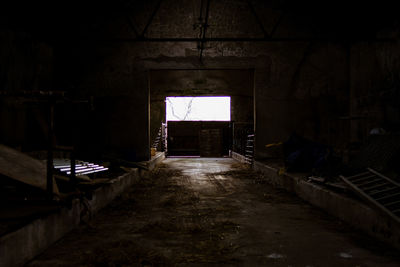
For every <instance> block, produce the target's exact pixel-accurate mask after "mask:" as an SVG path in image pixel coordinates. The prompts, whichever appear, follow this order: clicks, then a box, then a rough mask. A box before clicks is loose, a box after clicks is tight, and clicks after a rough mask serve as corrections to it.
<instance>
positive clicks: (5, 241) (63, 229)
mask: <svg viewBox="0 0 400 267" xmlns="http://www.w3.org/2000/svg"><path fill="white" fill-rule="evenodd" d="M138 179H139V174H138V170H137V169H134V170H132V172H130V173H127V174H125V175H122V176H120V177H118V178H116V179H113V180H111V181H110V184H107V185H105V186H103V187H100V188H98V189H96V190H95V191H94V192H93V195H92V199H91V200H90V201H89V204H90V207H91V212H92V214H95V213H96V212H98V211H99V210H100V209H101V208H103V207H105V206H106V205H107V204H108V203H109V202H111V201H112V200H113V199H114V198H115V197H116V196H118V195H120V194H121V193H122V192H123V191H124V190H126V189H127V188H128V187H129V186H131V185H133V184H134V183H135V182H137V181H138ZM82 208H83V207H82V205H81V203H80V200H79V199H74V200H73V201H72V206H71V207H70V208H67V207H61V208H60V210H59V211H58V212H56V213H53V214H50V215H48V216H46V217H42V218H40V219H37V220H34V221H33V222H31V223H30V224H28V225H26V226H24V227H22V228H20V229H18V230H17V231H15V232H12V233H9V234H7V235H4V236H2V237H0V266H1V267H3V266H22V265H23V264H25V263H27V262H28V261H29V260H31V259H33V258H34V257H36V256H37V255H38V254H40V253H42V252H43V251H44V250H45V249H46V248H48V247H49V246H50V245H52V244H53V243H54V242H56V241H57V240H59V239H60V238H62V237H63V236H64V235H65V234H67V233H68V232H69V231H71V230H72V229H74V228H75V227H76V226H77V225H78V224H79V223H80V221H81V218H80V215H81V210H82Z"/></svg>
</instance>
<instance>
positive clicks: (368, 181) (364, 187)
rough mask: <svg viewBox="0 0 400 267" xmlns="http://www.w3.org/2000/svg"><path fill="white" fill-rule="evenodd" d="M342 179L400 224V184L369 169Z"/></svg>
mask: <svg viewBox="0 0 400 267" xmlns="http://www.w3.org/2000/svg"><path fill="white" fill-rule="evenodd" d="M340 178H341V179H342V180H343V181H344V182H345V183H346V184H347V185H349V186H350V188H351V189H352V190H353V191H354V192H356V193H357V194H358V195H360V196H361V197H363V198H364V199H366V200H367V201H369V202H371V203H373V204H374V205H375V206H376V207H377V208H379V209H380V210H382V211H383V212H385V213H386V214H388V215H389V216H390V217H392V218H393V219H394V220H395V221H397V222H398V223H400V184H399V183H397V182H395V181H393V180H391V179H389V178H388V177H386V176H384V175H382V174H380V173H378V172H377V171H375V170H373V169H370V168H367V171H366V172H363V173H359V174H356V175H353V176H349V177H344V176H340Z"/></svg>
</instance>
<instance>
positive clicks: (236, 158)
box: [231, 151, 246, 163]
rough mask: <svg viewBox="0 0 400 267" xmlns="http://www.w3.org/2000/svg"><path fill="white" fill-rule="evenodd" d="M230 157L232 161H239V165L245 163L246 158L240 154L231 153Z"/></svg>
mask: <svg viewBox="0 0 400 267" xmlns="http://www.w3.org/2000/svg"><path fill="white" fill-rule="evenodd" d="M231 156H232V158H233V159H235V160H237V161H239V162H240V163H246V157H245V156H243V155H241V154H239V153H236V152H233V151H232V152H231Z"/></svg>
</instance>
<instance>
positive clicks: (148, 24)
mask: <svg viewBox="0 0 400 267" xmlns="http://www.w3.org/2000/svg"><path fill="white" fill-rule="evenodd" d="M202 2H203V9H202V10H203V12H202V13H203V14H202V19H203V23H204V20H205V19H206V6H207V4H208V3H209V15H208V25H209V27H208V32H209V34H212V33H213V34H212V37H214V38H217V37H218V38H219V37H222V38H223V37H226V36H229V37H230V38H235V37H243V36H244V35H243V34H242V33H241V32H240V30H241V27H242V26H243V27H242V28H243V31H244V32H247V33H249V31H248V28H249V27H250V28H252V29H254V32H250V33H249V35H248V36H245V37H246V38H247V37H251V38H253V37H254V38H264V37H267V38H271V39H273V38H274V36H270V34H271V33H274V34H277V36H278V37H279V27H284V26H282V25H283V24H285V23H286V26H287V25H295V26H296V27H299V28H303V29H307V31H308V32H310V33H311V34H312V36H318V37H324V38H340V39H343V38H344V39H351V38H375V37H376V34H377V32H378V31H379V30H382V29H386V28H397V27H398V19H397V17H398V16H397V9H396V8H395V3H394V1H333V0H327V1H316V0H306V1H298V0H286V1H285V0H272V1H261V0H231V1H227V0H191V1H188V0H186V1H185V0H181V1H176V0H161V1H160V0H147V1H135V0H112V1H111V0H109V1H93V0H89V1H78V0H69V1H65V0H61V1H21V0H14V1H2V3H1V4H0V5H1V6H0V10H1V11H0V12H1V13H0V14H1V25H2V26H1V27H3V28H4V27H5V28H8V29H14V30H21V31H27V32H31V33H33V35H34V36H36V38H38V39H42V40H47V41H59V40H70V39H92V38H94V39H96V38H100V39H114V40H115V39H120V40H137V39H140V38H141V40H142V41H143V40H145V38H152V36H151V30H152V28H154V27H164V28H165V27H170V28H171V27H172V28H175V32H177V34H175V36H172V35H171V34H169V35H168V36H167V37H168V38H177V39H179V38H198V37H199V31H198V30H197V29H196V28H195V27H193V25H194V24H195V23H196V17H198V16H199V15H200V6H201V3H202ZM350 2H351V3H350ZM180 7H181V9H179V8H180ZM177 11H179V13H178V12H177ZM230 16H231V17H232V18H236V19H235V21H234V22H232V21H229V20H225V19H224V18H229V17H230ZM188 17H191V18H192V19H191V20H185V18H188ZM179 19H181V20H180V21H177V20H179ZM174 20H175V21H176V22H175V23H173V22H174ZM154 21H157V23H154ZM188 22H189V23H188ZM191 22H193V23H191ZM230 23H232V24H237V27H236V29H237V31H238V36H233V35H234V34H233V33H232V32H228V31H226V32H224V28H223V26H224V25H227V24H230ZM246 24H247V26H244V25H246ZM249 25H250V26H249ZM227 26H229V25H227ZM179 27H182V30H180V29H178V28H179ZM217 29H218V31H217ZM213 30H214V32H213ZM143 33H144V34H143ZM217 33H218V34H217ZM225 33H226V34H225ZM157 37H160V36H157ZM161 37H162V38H164V37H166V36H162V35H161ZM207 37H210V36H207ZM280 37H282V36H280ZM292 37H298V36H295V34H294V35H293V34H291V33H289V36H284V38H292ZM307 37H309V35H307Z"/></svg>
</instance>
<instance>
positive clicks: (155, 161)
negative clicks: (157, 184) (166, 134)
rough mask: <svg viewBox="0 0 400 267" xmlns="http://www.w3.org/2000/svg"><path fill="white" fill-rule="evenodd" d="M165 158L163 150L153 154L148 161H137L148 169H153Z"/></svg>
mask: <svg viewBox="0 0 400 267" xmlns="http://www.w3.org/2000/svg"><path fill="white" fill-rule="evenodd" d="M164 159H165V152H156V154H155V155H154V156H152V157H151V159H150V160H149V161H142V162H139V163H140V164H142V165H144V166H145V167H146V168H147V169H148V170H149V171H151V170H153V169H154V168H155V167H156V166H157V164H159V163H160V162H161V161H163V160H164Z"/></svg>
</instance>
